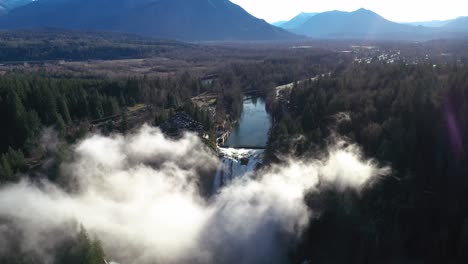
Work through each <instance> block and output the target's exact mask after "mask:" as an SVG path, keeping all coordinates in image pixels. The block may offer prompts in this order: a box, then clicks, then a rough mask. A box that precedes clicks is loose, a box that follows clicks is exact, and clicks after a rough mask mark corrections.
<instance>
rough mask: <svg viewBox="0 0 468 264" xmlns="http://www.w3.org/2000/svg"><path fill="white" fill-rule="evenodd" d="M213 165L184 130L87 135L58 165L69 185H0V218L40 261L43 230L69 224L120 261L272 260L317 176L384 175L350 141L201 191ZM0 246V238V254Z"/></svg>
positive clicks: (302, 222)
mask: <svg viewBox="0 0 468 264" xmlns="http://www.w3.org/2000/svg"><path fill="white" fill-rule="evenodd" d="M218 166H220V162H219V159H218V157H217V156H216V155H215V153H214V152H213V151H212V150H210V149H208V148H207V147H205V146H204V144H203V143H202V142H201V141H200V140H199V139H198V138H197V137H196V136H195V135H192V134H187V135H185V136H184V137H183V138H182V139H180V140H176V141H175V140H170V139H167V138H165V137H164V136H163V134H162V133H161V132H160V131H159V130H158V129H156V128H151V127H149V126H143V127H142V128H141V129H140V130H139V131H137V132H136V133H134V134H131V135H127V136H122V135H115V136H112V137H104V136H101V135H94V136H92V137H89V138H87V139H85V140H83V141H82V142H81V143H79V144H78V145H76V146H75V148H74V155H73V158H72V160H71V161H70V162H69V163H67V164H64V165H63V166H62V174H64V175H65V176H67V177H68V178H70V179H71V182H75V183H77V188H76V191H74V192H72V193H67V192H65V191H64V190H62V189H61V188H60V187H57V186H55V185H54V184H53V183H50V182H47V181H43V182H41V183H39V184H37V183H31V182H29V181H26V180H24V181H22V182H20V183H18V184H13V185H9V186H4V187H3V188H2V189H0V219H3V220H7V221H8V223H10V224H9V225H12V223H14V224H13V228H15V229H18V230H21V231H22V236H21V240H22V243H21V244H22V250H23V251H25V252H30V251H33V252H36V254H39V255H41V256H43V259H44V260H45V261H44V262H45V263H48V262H47V259H48V258H47V252H50V250H51V248H53V246H54V243H60V239H61V237H60V236H57V237H56V239H51V234H52V233H53V232H55V231H56V230H67V232H70V233H73V232H76V226H74V225H72V224H70V223H73V222H79V223H81V224H83V225H84V226H85V228H86V229H88V231H89V232H90V233H91V234H93V235H96V236H98V237H99V238H100V239H101V240H102V242H103V245H104V247H105V250H106V253H107V255H108V256H109V257H110V258H111V259H112V260H115V261H118V262H120V263H136V264H146V263H220V262H223V263H275V262H276V263H282V262H284V261H285V257H286V251H287V250H288V249H289V248H288V247H289V246H290V245H293V242H294V241H296V239H297V238H298V237H299V236H300V234H301V232H302V231H303V230H304V228H305V227H306V226H307V225H308V224H309V221H310V219H311V216H313V215H314V212H311V211H310V209H309V208H308V207H307V206H306V204H305V201H304V199H305V195H306V194H307V193H308V192H314V191H319V189H320V188H321V187H320V186H321V185H322V183H324V182H325V183H329V184H336V185H337V186H340V188H355V189H358V190H359V189H361V188H363V187H364V186H365V184H366V183H368V182H369V181H371V180H372V179H373V178H375V177H376V176H378V175H385V174H387V173H388V169H386V168H379V167H378V166H377V165H376V164H374V163H373V162H371V161H367V160H363V159H362V157H361V156H360V154H359V149H358V148H357V147H355V146H352V145H351V146H348V147H344V146H343V145H337V146H334V147H332V148H330V152H329V153H328V154H327V155H325V157H324V158H323V159H320V160H302V161H298V160H292V159H291V160H287V161H285V162H284V163H282V164H277V165H272V166H270V167H268V168H264V169H261V170H259V171H256V172H250V173H248V174H247V175H245V176H244V177H242V178H238V179H236V180H234V181H233V182H232V183H231V184H230V185H228V186H225V187H224V188H222V189H221V190H220V191H219V192H218V193H217V194H216V195H214V196H212V197H209V198H206V197H202V196H201V195H200V184H201V183H202V182H204V181H202V180H200V178H201V177H208V178H209V179H212V178H213V173H214V171H215V170H216V168H217V167H218ZM205 182H206V181H205ZM1 223H2V222H0V241H2V240H4V238H5V237H4V236H5V232H4V231H3V230H4V229H5V225H4V226H2V225H1ZM52 237H54V236H52ZM46 242H47V243H46ZM6 247H7V246H6V245H3V244H2V243H0V254H1V253H2V249H1V248H3V251H5V248H6Z"/></svg>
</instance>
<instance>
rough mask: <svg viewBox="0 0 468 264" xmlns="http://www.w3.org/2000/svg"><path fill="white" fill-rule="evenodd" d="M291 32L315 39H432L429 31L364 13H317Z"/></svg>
mask: <svg viewBox="0 0 468 264" xmlns="http://www.w3.org/2000/svg"><path fill="white" fill-rule="evenodd" d="M291 31H292V32H294V33H297V34H303V35H307V36H310V37H315V38H359V39H362V38H365V39H400V40H403V39H412V38H424V37H429V35H432V31H431V30H430V29H429V28H425V27H415V26H410V25H403V24H398V23H395V22H392V21H389V20H386V19H385V18H383V17H381V16H379V15H378V14H376V13H374V12H372V11H370V10H367V9H359V10H356V11H354V12H342V11H330V12H324V13H320V14H317V15H315V16H313V17H311V18H309V19H308V20H307V21H306V22H305V23H304V24H302V26H300V27H298V28H295V29H293V30H291Z"/></svg>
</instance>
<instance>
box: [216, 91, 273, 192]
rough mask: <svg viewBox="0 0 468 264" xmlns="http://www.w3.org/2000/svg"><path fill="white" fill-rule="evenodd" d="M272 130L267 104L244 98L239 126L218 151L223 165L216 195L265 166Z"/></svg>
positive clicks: (257, 99)
mask: <svg viewBox="0 0 468 264" xmlns="http://www.w3.org/2000/svg"><path fill="white" fill-rule="evenodd" d="M270 128H271V117H270V114H268V112H267V111H266V105H265V102H264V101H263V100H262V99H260V98H245V99H244V105H243V111H242V114H241V117H240V119H239V122H238V123H237V124H236V125H235V126H234V128H233V130H232V131H231V134H230V135H229V138H228V139H227V141H226V143H225V145H224V146H223V147H219V148H218V152H219V154H220V158H221V162H222V165H221V166H220V168H218V170H217V172H216V175H215V178H214V183H213V192H214V193H216V192H218V191H219V189H220V188H221V187H222V186H225V185H226V184H229V183H230V182H231V181H233V180H234V179H236V178H238V177H242V176H244V175H246V174H247V173H249V172H252V171H253V170H255V168H257V167H258V166H259V165H261V164H262V162H263V155H264V152H265V147H266V144H267V141H268V133H269V131H270Z"/></svg>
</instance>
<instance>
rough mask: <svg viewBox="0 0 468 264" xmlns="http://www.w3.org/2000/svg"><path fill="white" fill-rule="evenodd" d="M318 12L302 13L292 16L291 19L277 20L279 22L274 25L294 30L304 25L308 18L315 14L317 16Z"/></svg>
mask: <svg viewBox="0 0 468 264" xmlns="http://www.w3.org/2000/svg"><path fill="white" fill-rule="evenodd" d="M317 14H318V13H300V14H299V15H297V16H295V17H294V18H292V19H291V20H289V21H282V22H277V23H274V25H275V26H278V27H281V28H284V29H286V30H294V29H296V28H298V27H300V26H302V24H304V23H305V22H307V20H309V18H311V17H313V16H315V15H317Z"/></svg>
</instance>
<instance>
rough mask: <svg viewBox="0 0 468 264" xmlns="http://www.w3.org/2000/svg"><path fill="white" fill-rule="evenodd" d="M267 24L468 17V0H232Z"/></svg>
mask: <svg viewBox="0 0 468 264" xmlns="http://www.w3.org/2000/svg"><path fill="white" fill-rule="evenodd" d="M231 2H233V3H236V4H238V5H240V6H242V7H243V8H244V9H246V10H247V11H248V12H249V13H251V14H252V15H254V16H256V17H258V18H263V19H265V20H266V21H268V22H275V21H279V20H289V19H291V18H292V17H294V16H295V15H297V14H298V13H300V12H323V11H330V10H342V11H354V10H356V9H359V8H361V7H363V8H367V9H370V10H372V11H374V12H376V13H378V14H380V15H382V16H383V17H385V18H387V19H389V20H393V21H396V22H415V21H426V20H442V19H450V18H456V17H459V16H468V1H467V0H231Z"/></svg>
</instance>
